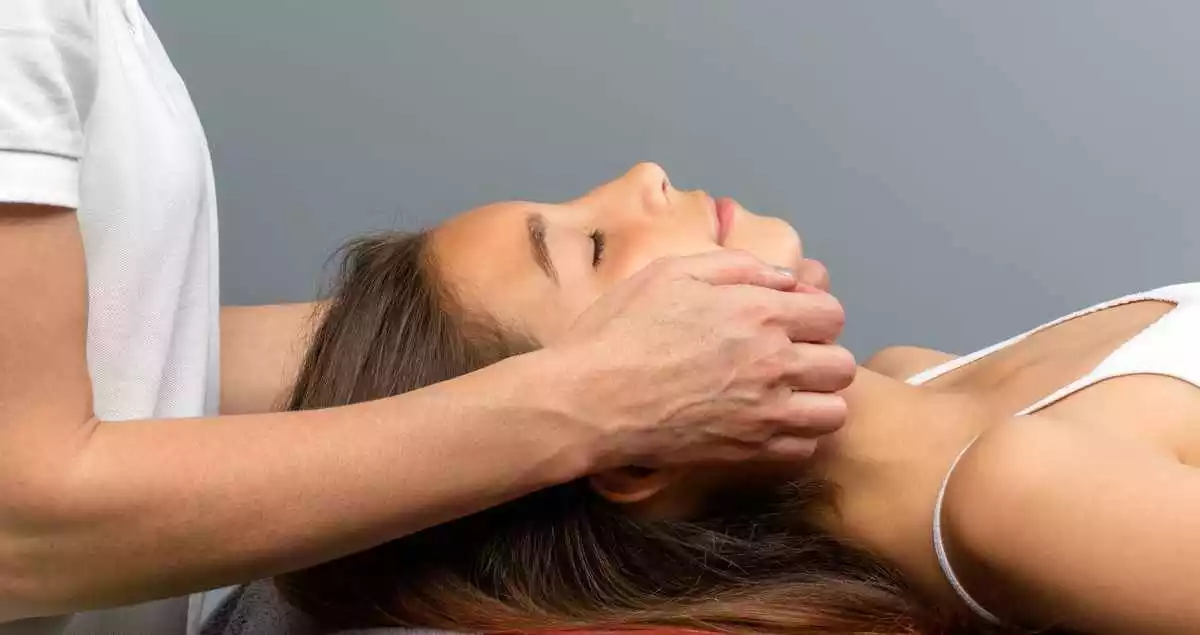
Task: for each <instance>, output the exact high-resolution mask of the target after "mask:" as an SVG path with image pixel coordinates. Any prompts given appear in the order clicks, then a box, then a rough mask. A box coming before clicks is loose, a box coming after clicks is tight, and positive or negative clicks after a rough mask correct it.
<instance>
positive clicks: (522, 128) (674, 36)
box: [142, 0, 1200, 354]
mask: <svg viewBox="0 0 1200 635" xmlns="http://www.w3.org/2000/svg"><path fill="white" fill-rule="evenodd" d="M142 2H143V4H144V5H145V8H146V10H147V12H148V13H149V14H150V15H151V18H152V19H153V20H155V22H156V24H157V27H158V30H159V32H160V35H161V36H162V38H163V40H164V41H165V43H166V45H167V47H168V49H169V50H171V52H172V53H173V56H174V59H175V62H176V64H177V66H178V67H179V69H180V71H181V73H182V74H183V75H184V77H185V78H186V79H187V80H188V82H189V84H190V86H191V89H192V92H193V96H194V97H195V100H196V102H197V104H198V106H199V109H200V113H201V115H202V117H203V118H204V120H205V123H206V125H207V128H208V132H209V135H210V138H211V142H212V144H213V148H214V153H215V161H216V170H217V179H218V180H217V183H218V189H219V191H220V197H221V214H222V217H221V223H222V243H223V244H222V248H223V258H222V264H223V267H224V273H223V277H222V282H223V284H224V297H225V300H226V301H227V302H234V303H239V302H269V301H278V300H294V299H304V298H309V297H311V296H312V295H313V292H314V289H315V288H316V281H317V280H318V279H319V277H320V274H321V272H322V266H323V264H324V262H325V259H326V258H327V256H328V254H329V253H330V252H331V251H332V249H333V248H334V247H335V246H336V245H337V244H338V243H339V242H340V241H341V240H343V239H344V238H346V237H347V236H349V235H352V234H355V233H358V232H361V231H364V230H368V229H374V228H380V227H390V226H402V227H417V226H423V225H427V224H430V223H433V222H435V221H437V220H438V219H440V218H443V217H445V216H447V215H449V214H451V213H453V212H455V211H458V210H461V209H464V208H468V207H471V206H473V205H476V204H478V203H481V202H485V201H490V200H494V199H502V198H512V197H520V198H529V199H547V200H555V199H564V198H568V197H571V196H573V195H575V194H577V193H580V192H582V191H584V190H585V189H587V188H588V187H590V186H592V185H594V184H596V183H598V182H599V181H601V180H603V179H605V178H607V177H609V176H613V175H616V174H618V173H620V172H621V171H622V170H623V169H624V168H625V167H627V166H628V165H630V164H632V163H633V162H635V161H637V160H641V159H652V160H655V161H658V162H660V163H662V164H663V165H664V166H666V167H667V169H668V170H669V171H670V172H671V174H672V176H673V178H674V180H675V181H676V182H677V183H678V184H680V185H688V186H700V187H704V188H706V189H709V190H712V191H714V192H718V193H730V194H733V195H736V196H738V197H739V198H740V199H741V200H743V202H745V203H746V204H747V205H748V206H750V207H752V208H757V209H760V210H770V211H773V212H776V213H779V214H781V215H784V216H786V217H788V218H790V219H791V220H792V221H794V223H795V224H797V226H798V227H800V228H801V230H802V231H803V233H804V234H805V236H806V240H807V243H808V246H809V251H810V253H811V254H812V255H814V256H816V257H819V258H821V259H822V260H824V261H825V262H826V263H827V264H828V265H829V267H830V269H831V270H832V272H833V275H834V283H835V286H836V290H837V291H838V293H839V295H840V297H841V298H842V300H843V301H844V303H845V304H846V307H847V311H848V314H849V316H850V324H849V326H848V332H847V337H846V343H847V344H848V345H849V346H850V347H851V348H852V349H853V350H855V352H857V353H859V354H866V353H868V352H870V351H871V350H872V349H874V348H876V347H879V346H881V345H884V344H889V343H918V344H924V345H930V346H935V347H941V348H943V349H946V350H951V351H960V352H961V351H965V350H968V349H971V348H973V347H976V346H978V345H981V344H984V343H987V342H990V341H991V340H994V339H997V338H999V337H1001V336H1004V335H1007V334H1009V333H1010V332H1012V331H1014V330H1017V329H1020V328H1024V327H1026V326H1031V325H1032V324H1033V323H1034V322H1039V321H1041V320H1044V319H1047V318H1050V317H1053V316H1055V315H1057V314H1060V313H1063V312H1065V311H1068V310H1070V309H1073V308H1076V307H1078V306H1079V305H1081V304H1085V303H1090V302H1093V301H1097V300H1100V299H1105V298H1107V297H1110V296H1113V295H1117V294H1121V293H1125V292H1128V291H1132V290H1136V289H1139V288H1144V287H1149V286H1152V285H1158V284H1166V283H1168V282H1175V281H1181V280H1188V279H1200V250H1197V249H1194V248H1193V245H1194V243H1195V238H1196V237H1198V236H1200V214H1198V213H1197V211H1198V210H1200V178H1197V166H1200V160H1198V159H1200V156H1197V155H1198V154H1200V81H1198V77H1197V72H1198V71H1197V70H1196V67H1197V63H1196V60H1197V58H1200V31H1198V30H1197V28H1196V25H1197V24H1200V3H1195V2H1190V1H1188V0H1178V1H1175V2H1168V1H1165V0H1138V1H1137V2H1129V1H1127V0H1091V1H1087V0H1076V1H1068V0H1060V1H1057V2H1032V1H1030V2H1003V3H1001V2H992V3H983V2H973V3H964V2H956V1H950V0H947V1H933V0H910V1H907V2H882V1H879V2H875V1H867V0H837V1H832V0H831V1H825V2H817V1H811V2H807V1H788V0H780V1H777V2H771V1H766V0H738V1H734V0H724V1H720V0H709V1H703V0H675V1H668V0H657V1H655V0H640V1H639V0H622V1H617V0H592V1H590V2H585V1H583V0H576V1H565V0H543V1H534V0H477V1H467V0H424V1H416V0H408V1H405V0H352V1H350V0H346V1H341V2H333V1H323V2H322V1H305V2H269V1H267V0H256V1H255V2H245V1H244V0H203V1H196V0H142Z"/></svg>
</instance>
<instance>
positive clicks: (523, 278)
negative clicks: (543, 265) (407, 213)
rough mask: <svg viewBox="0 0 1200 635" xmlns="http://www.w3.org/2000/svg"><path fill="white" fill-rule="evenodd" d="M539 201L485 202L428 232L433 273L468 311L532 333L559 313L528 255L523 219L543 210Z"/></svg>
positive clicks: (550, 286) (546, 207)
mask: <svg viewBox="0 0 1200 635" xmlns="http://www.w3.org/2000/svg"><path fill="white" fill-rule="evenodd" d="M551 207H553V206H550V205H545V204H540V203H525V202H510V203H495V204H492V205H486V206H484V207H480V208H477V209H474V210H471V211H469V212H466V213H464V214H460V215H458V216H455V217H454V218H451V219H450V220H448V221H446V222H445V223H443V224H442V225H440V226H438V227H436V228H435V229H434V230H433V231H432V232H431V233H430V248H431V249H432V251H433V256H434V260H435V262H436V266H437V268H438V272H439V274H440V275H441V276H442V278H443V279H444V280H445V281H446V283H447V284H449V285H450V286H451V288H452V290H453V291H454V292H455V294H456V295H457V296H458V298H459V300H460V301H461V302H462V303H463V304H464V305H465V306H466V308H468V309H470V310H476V311H484V312H486V313H488V314H490V315H492V316H493V317H494V318H496V319H497V320H500V321H501V323H502V324H503V325H504V326H507V327H512V328H517V329H521V330H523V331H524V332H526V333H528V334H530V335H533V336H535V337H537V336H538V335H539V333H546V332H547V330H548V329H550V328H551V324H549V323H547V319H548V318H552V317H553V316H554V315H555V314H557V313H559V311H558V310H557V309H559V308H560V307H558V306H557V298H556V293H555V287H554V284H553V283H552V282H551V281H550V279H549V278H547V277H546V276H545V274H544V273H543V272H542V270H541V269H540V268H539V267H538V265H537V263H536V261H535V260H534V258H533V251H532V247H531V245H530V242H529V235H528V227H527V224H526V221H527V219H528V217H529V215H530V214H533V213H537V212H543V213H544V212H546V211H549V208H551Z"/></svg>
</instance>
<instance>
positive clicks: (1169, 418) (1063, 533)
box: [434, 165, 1200, 634]
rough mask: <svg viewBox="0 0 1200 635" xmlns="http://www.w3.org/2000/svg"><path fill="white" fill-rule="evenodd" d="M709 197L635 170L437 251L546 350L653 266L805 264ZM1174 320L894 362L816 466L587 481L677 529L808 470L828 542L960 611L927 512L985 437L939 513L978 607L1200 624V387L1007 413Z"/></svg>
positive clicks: (895, 352)
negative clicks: (861, 551) (695, 515)
mask: <svg viewBox="0 0 1200 635" xmlns="http://www.w3.org/2000/svg"><path fill="white" fill-rule="evenodd" d="M710 200H711V199H710V198H709V197H708V196H707V195H706V194H704V193H702V192H686V191H680V190H676V189H675V188H674V187H672V186H671V185H670V182H669V180H667V178H666V175H665V173H663V172H662V170H661V169H660V168H658V167H657V166H653V165H643V166H639V167H637V168H635V169H634V170H633V171H631V172H630V173H628V174H626V175H625V176H623V177H621V178H619V179H617V180H615V181H613V182H611V183H609V184H607V185H605V186H602V187H600V188H598V189H597V190H595V191H593V192H591V193H589V194H588V195H586V196H584V197H581V198H579V199H577V200H574V201H570V202H567V203H564V204H560V205H544V204H533V203H504V204H498V205H492V206H488V207H485V208H481V209H479V210H475V211H472V212H470V213H467V214H464V215H462V216H459V217H457V218H455V219H453V220H451V221H449V222H447V223H446V224H445V225H443V226H442V227H440V228H438V229H437V230H436V231H435V234H434V245H435V247H436V249H435V250H436V254H437V260H438V262H439V267H440V271H441V272H442V274H443V275H444V276H445V277H446V278H447V280H448V281H449V282H450V284H452V285H453V287H454V289H455V291H456V292H457V293H458V294H459V295H460V296H461V299H462V301H463V302H465V303H466V304H467V305H468V306H473V307H475V308H476V309H477V310H480V311H485V312H487V313H489V314H491V315H493V316H495V317H496V318H497V319H498V320H500V321H501V322H502V323H504V324H506V325H508V326H509V327H510V328H512V329H515V330H518V331H520V332H523V333H528V334H532V335H533V336H534V337H536V338H537V339H538V340H540V341H542V342H545V343H548V344H553V343H554V342H555V341H556V340H557V338H559V337H561V333H562V332H563V329H565V328H567V326H568V325H570V324H571V323H572V321H573V320H574V319H575V316H576V315H577V313H578V311H579V309H580V307H583V306H586V305H587V304H588V303H589V302H590V301H591V299H593V298H594V297H596V296H597V295H598V294H601V293H603V292H604V291H605V290H606V289H607V288H608V287H609V286H611V285H613V284H615V283H616V282H617V281H619V280H621V279H623V278H624V277H626V276H628V275H630V274H631V272H634V271H637V270H638V269H639V268H640V267H642V266H644V265H645V263H647V262H650V261H652V260H654V259H656V258H661V257H664V256H670V255H680V254H691V253H697V252H703V251H705V250H709V249H713V248H717V247H724V248H738V249H744V250H747V251H749V252H751V253H754V254H755V255H757V256H758V257H760V258H762V259H763V260H766V261H767V262H772V263H775V264H780V265H788V264H790V263H795V262H798V261H800V260H801V259H802V258H803V253H802V250H801V242H800V240H799V237H798V236H797V234H796V233H795V232H794V230H791V229H790V228H787V227H785V226H783V225H782V224H781V222H780V221H778V220H777V219H769V218H765V217H761V216H757V215H754V214H751V213H750V212H748V211H746V210H745V209H743V208H741V207H740V206H738V207H737V213H736V216H735V218H734V222H733V224H732V227H731V230H730V231H729V233H728V234H727V235H725V236H723V239H722V240H718V236H719V234H718V231H717V229H715V227H714V224H713V222H712V206H711V203H710ZM531 215H538V216H540V217H541V218H543V219H544V227H545V231H544V235H545V240H546V247H547V249H546V251H547V253H548V258H549V259H550V261H551V262H552V264H553V271H554V274H553V275H550V274H548V273H547V272H546V271H544V269H546V267H539V266H538V264H537V258H536V257H535V255H534V254H535V252H534V250H533V249H531V245H530V237H529V232H528V230H527V225H528V222H527V221H528V218H529V217H530V216H531ZM597 231H599V232H602V234H603V243H604V246H603V253H601V254H599V257H597V247H596V240H595V238H594V235H595V232H597ZM1170 308H1171V307H1170V305H1164V304H1162V303H1156V302H1143V303H1136V304H1133V305H1127V306H1122V307H1117V308H1113V309H1109V310H1106V311H1103V312H1101V313H1097V314H1093V315H1090V316H1086V317H1082V318H1079V319H1076V320H1072V321H1070V322H1067V323H1064V324H1062V325H1059V326H1057V327H1055V328H1053V329H1049V330H1047V331H1044V332H1041V333H1039V334H1036V335H1035V336H1033V337H1030V338H1027V339H1026V340H1025V341H1023V342H1021V343H1019V344H1017V345H1015V346H1013V347H1011V348H1009V349H1007V350H1005V351H1003V352H1001V353H999V354H997V355H995V356H992V357H989V358H986V359H984V360H980V361H978V362H976V363H973V364H971V365H969V366H967V367H964V368H962V369H959V370H957V371H955V372H953V373H950V374H948V375H946V376H943V377H941V378H939V379H938V380H936V381H934V382H931V383H930V384H929V385H927V386H923V387H915V386H910V385H907V384H906V383H904V381H903V380H904V379H905V378H906V377H908V376H911V375H912V374H915V373H917V372H919V371H921V370H923V369H925V368H929V367H931V366H934V365H937V364H940V363H943V362H945V361H948V360H950V359H953V356H951V355H948V354H946V353H941V352H938V351H933V350H929V349H922V348H918V347H911V346H903V347H894V348H889V349H885V350H883V351H881V352H880V353H879V354H877V355H876V356H874V357H873V358H872V359H871V360H870V361H868V362H867V364H866V366H865V367H864V368H863V369H860V371H859V373H858V375H857V377H856V379H855V381H854V383H853V384H852V385H851V386H850V387H849V388H848V389H847V390H846V391H844V393H843V395H844V396H845V398H846V400H847V403H848V404H849V419H848V422H847V424H846V425H845V426H844V427H843V428H842V429H841V430H839V431H838V432H837V433H835V434H833V435H832V436H831V437H830V438H829V439H828V440H827V441H826V442H823V443H822V445H821V449H820V451H819V453H818V460H817V461H816V463H815V464H809V465H807V466H796V465H795V464H785V463H773V464H766V465H761V464H760V465H754V466H750V465H745V466H730V467H722V468H713V467H697V466H684V467H679V468H672V469H661V470H652V471H645V470H638V471H631V470H620V469H616V470H610V471H607V472H604V473H601V474H597V475H596V476H595V477H593V479H592V484H593V487H594V488H595V489H596V490H597V491H599V492H600V493H602V494H603V495H605V496H607V497H608V498H610V499H611V500H613V501H616V502H620V503H624V504H627V505H628V506H629V507H628V509H629V512H630V513H632V514H649V515H657V516H670V517H682V516H688V515H689V513H690V510H691V509H693V508H694V507H695V505H696V504H697V503H698V501H700V500H702V499H703V497H704V492H705V491H706V490H707V489H708V488H710V487H711V486H712V484H713V483H714V482H717V481H721V480H727V479H730V478H740V477H744V476H745V475H746V474H747V472H748V471H750V470H759V471H766V472H768V473H769V472H770V471H771V470H776V471H777V472H778V474H779V477H780V478H784V477H785V476H786V475H787V474H795V473H796V470H801V469H810V470H816V471H817V472H819V473H820V474H821V475H823V476H826V477H828V478H830V479H831V480H833V481H834V483H836V484H837V485H838V486H840V491H841V495H840V499H839V501H838V508H839V509H838V511H839V514H837V516H836V517H833V518H829V519H827V520H826V521H825V522H826V523H827V524H828V525H829V526H830V527H831V528H832V529H833V530H834V531H835V532H836V533H839V534H841V535H843V536H845V537H847V538H850V539H852V540H854V541H855V542H858V543H861V544H865V545H867V546H868V547H870V548H871V549H872V550H873V551H874V552H875V553H877V554H879V555H880V556H882V557H884V558H886V559H887V560H889V561H891V562H893V563H894V564H896V565H897V566H898V567H900V569H901V570H902V571H903V572H904V573H905V574H906V575H907V576H908V577H909V578H910V579H912V580H913V581H914V582H915V583H916V584H917V586H918V587H919V588H920V589H922V590H923V591H924V592H925V593H927V594H928V595H930V596H932V597H935V598H939V599H940V600H941V601H943V602H945V603H946V604H947V605H948V606H954V607H958V608H961V607H960V605H959V601H958V599H957V597H956V596H955V595H954V594H953V592H952V591H951V589H950V588H949V586H948V584H947V583H946V582H945V580H944V578H943V577H942V574H941V573H940V571H939V569H938V567H937V562H936V559H935V556H934V553H933V548H932V544H931V538H930V537H931V532H932V516H931V515H932V509H933V507H934V500H935V498H936V495H937V492H938V489H939V486H940V484H941V481H942V479H943V477H944V476H945V474H946V472H947V469H948V467H949V465H950V463H951V461H953V459H954V458H955V456H957V455H958V453H959V452H960V451H961V450H962V449H963V448H964V447H967V445H968V444H970V443H971V441H972V440H973V439H975V438H976V437H980V441H979V442H978V443H976V444H975V446H974V447H972V449H971V451H970V452H969V453H968V454H967V455H966V457H965V458H964V460H963V462H962V463H961V464H960V466H959V468H958V471H957V472H956V474H955V476H954V478H953V480H952V481H951V488H950V490H949V496H948V501H947V507H946V512H945V514H946V516H945V521H946V528H947V531H948V543H949V546H950V549H951V554H952V558H953V562H954V563H955V567H956V570H959V571H961V573H962V575H963V579H964V580H965V581H966V583H967V586H968V588H970V589H972V590H974V591H977V592H978V593H979V595H978V598H979V599H980V600H981V601H983V602H984V604H985V606H988V607H989V608H990V609H992V610H993V611H994V612H996V613H998V614H1000V615H1002V616H1004V617H1005V618H1006V619H1008V620H1011V621H1017V622H1023V623H1031V624H1035V625H1044V624H1050V623H1054V624H1065V625H1068V626H1073V627H1076V628H1079V629H1084V630H1087V631H1088V632H1097V633H1123V634H1128V633H1179V632H1187V631H1189V630H1192V629H1194V628H1195V627H1196V625H1197V624H1200V608H1197V607H1198V605H1197V604H1196V603H1195V602H1194V598H1195V597H1196V596H1197V594H1200V547H1198V545H1200V541H1197V540H1196V539H1195V537H1196V536H1200V471H1198V470H1197V469H1196V468H1197V466H1200V463H1198V462H1197V460H1196V457H1198V456H1200V391H1197V390H1196V389H1195V388H1194V387H1192V386H1189V385H1184V384H1182V383H1181V382H1179V381H1177V380H1174V379H1170V378H1165V377H1144V376H1139V377H1128V378H1119V379H1115V380H1110V381H1107V382H1104V383H1103V384H1101V385H1098V386H1095V387H1092V388H1090V389H1088V390H1085V391H1083V392H1081V393H1079V394H1077V395H1075V396H1072V397H1070V398H1068V399H1066V400H1064V401H1062V402H1059V403H1057V404H1055V405H1053V406H1051V407H1049V408H1046V409H1044V410H1042V411H1040V412H1038V413H1035V414H1033V415H1031V416H1027V417H1022V418H1020V419H1016V418H1014V417H1013V414H1014V413H1015V412H1017V411H1019V410H1021V409H1022V408H1023V407H1025V406H1027V405H1028V404H1031V403H1033V402H1035V401H1037V400H1038V399H1040V398H1041V397H1043V396H1044V395H1046V394H1049V393H1051V392H1052V391H1053V390H1055V389H1057V388H1059V387H1061V386H1063V385H1065V384H1067V383H1069V382H1070V381H1071V380H1073V379H1075V378H1077V377H1079V376H1081V375H1083V374H1085V373H1087V372H1088V371H1089V370H1091V369H1092V368H1093V367H1094V366H1095V365H1096V364H1097V363H1099V362H1100V361H1101V360H1102V359H1104V357H1106V356H1107V355H1109V354H1110V353H1111V352H1112V351H1113V350H1115V348H1116V347H1118V346H1119V345H1120V344H1122V343H1123V342H1125V341H1127V340H1128V339H1129V338H1130V337H1132V336H1134V335H1135V334H1137V333H1138V332H1140V331H1141V330H1142V329H1144V328H1145V327H1147V326H1148V325H1150V324H1152V323H1153V322H1154V321H1155V320H1156V319H1158V318H1159V317H1161V315H1162V314H1163V313H1164V312H1165V311H1167V310H1169V309H1170Z"/></svg>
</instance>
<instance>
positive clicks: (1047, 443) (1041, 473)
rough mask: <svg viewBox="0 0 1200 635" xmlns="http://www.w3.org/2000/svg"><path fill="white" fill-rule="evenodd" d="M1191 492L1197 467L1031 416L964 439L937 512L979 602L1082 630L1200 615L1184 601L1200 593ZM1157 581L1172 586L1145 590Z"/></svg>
mask: <svg viewBox="0 0 1200 635" xmlns="http://www.w3.org/2000/svg"><path fill="white" fill-rule="evenodd" d="M1197 500H1200V473H1198V472H1197V471H1196V470H1194V469H1192V468H1188V467H1186V466H1184V465H1182V464H1181V463H1179V462H1178V461H1173V460H1171V459H1170V458H1168V457H1165V456H1164V455H1162V454H1160V453H1157V452H1153V451H1150V450H1148V449H1145V448H1134V447H1130V444H1129V443H1128V442H1126V441H1125V440H1123V439H1121V438H1118V437H1116V436H1114V435H1111V434H1106V433H1104V432H1101V431H1099V430H1097V429H1095V428H1093V427H1091V426H1087V425H1080V424H1079V423H1078V422H1071V421H1064V420H1056V419H1054V418H1051V417H1043V416H1040V415H1039V416H1035V417H1022V418H1018V419H1014V420H1011V421H1009V422H1008V423H1006V424H1003V425H1001V426H1000V427H999V428H995V429H992V430H989V431H988V432H987V433H986V434H985V435H984V436H983V437H981V438H980V439H979V440H978V441H977V442H976V443H975V445H973V446H972V447H971V449H970V450H969V451H968V452H967V454H966V455H964V457H963V459H962V461H961V462H960V463H959V466H958V467H957V468H956V470H955V472H954V475H953V478H952V479H951V480H950V483H949V485H948V487H947V490H946V501H945V509H944V512H943V516H942V520H943V523H944V526H945V529H946V538H947V546H948V548H949V549H950V552H951V559H952V560H953V561H954V564H955V569H956V570H958V569H960V568H961V569H962V573H963V574H964V575H963V576H962V577H963V582H964V584H965V586H966V587H967V588H968V589H969V590H970V591H971V592H972V594H978V597H977V598H976V599H978V600H980V601H981V602H982V603H983V604H984V605H985V606H988V607H989V608H992V609H993V610H996V611H998V612H1000V613H1001V614H1002V615H1004V616H1005V617H1008V618H1010V619H1011V618H1015V619H1019V620H1035V621H1039V622H1040V621H1042V620H1047V621H1060V622H1061V623H1064V624H1067V625H1070V626H1072V627H1074V628H1080V629H1082V630H1085V631H1087V632H1097V633H1112V632H1119V633H1129V632H1144V631H1143V629H1144V627H1145V625H1147V624H1151V623H1158V624H1167V623H1170V624H1179V623H1180V622H1179V621H1178V620H1180V619H1181V618H1179V617H1177V616H1179V615H1185V614H1186V615H1187V616H1188V619H1190V620H1193V621H1192V622H1191V623H1192V624H1193V625H1194V624H1195V623H1196V622H1195V620H1197V619H1200V608H1198V607H1197V606H1196V605H1195V603H1194V601H1192V600H1190V599H1187V598H1188V597H1195V596H1194V595H1191V596H1188V595H1187V594H1195V593H1197V592H1200V577H1198V576H1200V545H1198V544H1197V541H1195V540H1194V536H1195V535H1197V533H1196V532H1198V531H1200V513H1197V512H1196V510H1197V509H1198V506H1197V505H1196V501H1197ZM1098 554H1103V557H1097V556H1098ZM1164 588H1167V589H1180V591H1179V592H1178V593H1176V592H1175V591H1172V592H1170V593H1166V594H1164V593H1162V592H1159V591H1154V592H1152V591H1151V590H1161V589H1164ZM1164 619H1166V620H1167V621H1166V622H1164V621H1162V620H1164ZM1155 632H1159V631H1155ZM1168 632H1182V631H1173V630H1170V629H1168Z"/></svg>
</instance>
